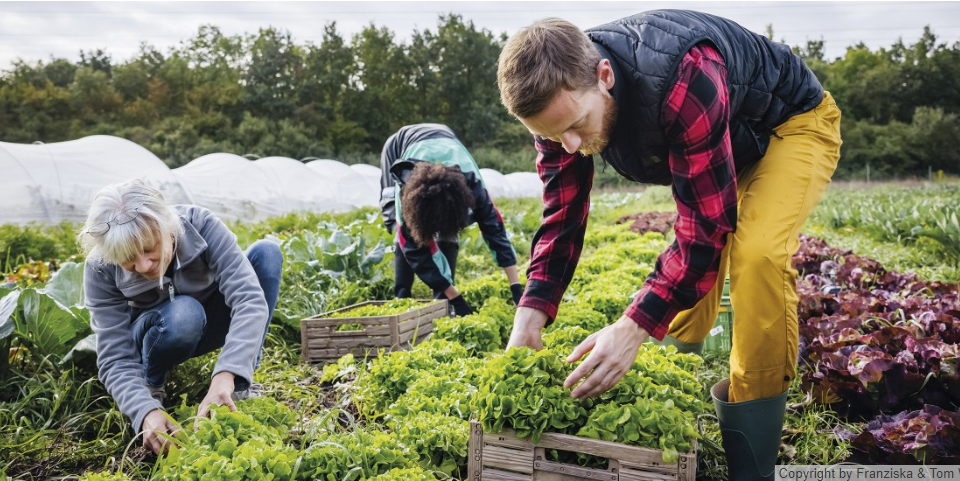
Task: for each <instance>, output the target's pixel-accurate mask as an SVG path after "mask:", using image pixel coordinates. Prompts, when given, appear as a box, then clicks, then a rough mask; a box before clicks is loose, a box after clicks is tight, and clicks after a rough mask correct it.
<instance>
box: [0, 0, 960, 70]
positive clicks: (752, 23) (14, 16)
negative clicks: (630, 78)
mask: <svg viewBox="0 0 960 481" xmlns="http://www.w3.org/2000/svg"><path fill="white" fill-rule="evenodd" d="M657 8H689V9H694V10H701V11H705V12H709V13H713V14H716V15H720V16H723V17H727V18H729V19H732V20H734V21H736V22H738V23H740V24H741V25H743V26H745V27H747V28H748V29H751V30H753V31H756V32H760V33H763V32H765V31H766V26H767V25H772V26H773V31H774V38H775V39H776V40H777V41H781V40H786V42H787V43H788V44H790V45H803V44H805V43H806V41H807V40H817V39H821V38H822V39H823V40H824V41H825V42H826V45H825V46H826V53H827V57H828V58H831V59H832V58H834V57H838V56H842V55H843V53H844V51H845V50H846V48H847V46H851V45H854V44H856V43H858V42H861V41H862V42H864V43H865V44H867V45H868V46H870V47H871V48H872V49H876V48H878V47H889V46H890V45H891V44H893V43H894V42H895V41H896V40H897V38H903V40H904V43H906V44H908V45H909V44H912V43H914V42H916V40H917V39H919V38H920V35H921V33H922V32H923V27H924V26H926V25H929V26H930V27H931V28H932V29H933V32H934V33H935V34H936V35H937V36H938V38H939V40H940V41H941V42H946V43H947V44H953V43H954V42H957V41H958V40H960V2H876V1H875V2H733V1H724V2H687V1H674V2H665V1H651V2H643V1H631V2H590V1H578V2H517V1H512V2H460V1H450V0H447V1H439V2H360V1H351V2H5V1H0V70H9V69H10V68H11V67H12V65H13V62H14V61H15V60H16V59H22V60H25V61H28V62H31V63H33V62H36V61H37V60H42V61H44V62H46V61H48V60H49V59H50V58H51V56H52V57H62V58H67V59H69V60H72V61H73V60H78V59H79V52H80V51H81V50H92V49H98V48H99V49H104V50H106V51H107V53H108V54H110V55H111V56H112V57H113V60H114V63H121V62H124V61H126V60H128V59H129V58H131V57H133V56H135V55H136V53H137V51H138V47H139V45H140V43H141V42H147V43H149V44H151V45H153V46H155V47H157V48H158V49H159V50H160V51H161V52H164V53H166V52H167V51H168V50H169V49H170V47H173V46H176V45H178V44H179V43H180V42H181V41H183V40H186V39H189V38H190V37H192V36H193V35H194V34H195V33H196V32H197V29H198V27H199V26H200V25H203V24H212V25H216V26H218V27H220V29H221V30H222V31H223V32H224V33H225V34H227V35H236V34H244V33H256V32H257V30H258V29H259V28H263V27H269V26H273V27H277V28H279V29H283V30H288V31H289V32H290V33H291V35H292V36H293V38H294V41H295V42H297V43H298V44H305V43H307V42H312V43H315V44H318V43H320V40H321V38H322V33H323V26H324V25H325V24H326V23H328V22H331V21H336V22H337V28H338V30H339V32H340V34H341V35H343V36H344V37H345V38H349V37H350V36H351V35H353V34H354V33H357V32H359V31H360V30H361V29H362V28H363V27H364V26H366V25H369V24H370V23H371V22H372V23H374V24H375V25H377V26H378V27H383V26H385V27H387V28H388V29H390V30H391V31H393V32H394V33H395V35H396V37H397V38H398V39H400V40H402V41H406V40H407V39H409V36H410V34H411V33H412V32H413V31H415V30H421V31H422V30H426V29H430V30H432V31H436V26H437V18H438V15H440V14H447V13H457V14H460V15H462V16H463V18H464V19H465V20H467V21H473V22H474V24H475V25H476V26H477V27H479V28H483V29H487V30H489V31H491V32H493V33H495V34H499V33H501V32H506V33H507V34H508V35H509V34H512V33H514V32H515V31H516V30H517V29H518V28H520V27H523V26H525V25H527V24H529V23H530V22H532V21H534V20H536V19H538V18H542V17H546V16H558V17H562V18H565V19H567V20H569V21H571V22H573V23H575V24H576V25H578V26H580V27H582V28H588V27H592V26H596V25H599V24H602V23H605V22H608V21H611V20H614V19H617V18H620V17H624V16H627V15H631V14H633V13H637V12H639V11H643V10H652V9H657Z"/></svg>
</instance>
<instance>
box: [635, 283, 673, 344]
mask: <svg viewBox="0 0 960 481" xmlns="http://www.w3.org/2000/svg"><path fill="white" fill-rule="evenodd" d="M677 313H679V311H678V310H677V309H675V308H674V307H673V306H671V305H670V303H669V302H667V301H666V300H665V299H663V298H662V297H660V296H658V295H657V294H655V293H654V292H653V290H652V289H650V287H648V286H644V287H643V289H641V290H640V292H639V293H637V297H636V299H634V301H633V304H630V307H628V308H627V310H626V312H624V313H623V315H625V316H627V317H629V318H630V319H633V322H636V323H637V325H638V326H640V327H642V328H643V329H644V330H645V331H647V332H648V333H649V334H650V335H651V336H652V337H653V338H654V339H656V340H658V341H662V340H663V336H666V335H667V331H668V330H669V329H670V321H672V320H673V318H674V317H677Z"/></svg>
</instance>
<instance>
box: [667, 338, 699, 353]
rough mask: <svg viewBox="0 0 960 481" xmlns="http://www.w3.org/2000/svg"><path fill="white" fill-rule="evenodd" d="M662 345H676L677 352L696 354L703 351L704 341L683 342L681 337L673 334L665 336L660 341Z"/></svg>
mask: <svg viewBox="0 0 960 481" xmlns="http://www.w3.org/2000/svg"><path fill="white" fill-rule="evenodd" d="M659 344H660V345H661V346H676V348H677V352H682V353H685V354H696V355H698V356H699V355H701V354H702V353H703V343H702V342H698V343H695V344H693V343H689V342H683V341H681V340H680V339H677V338H675V337H673V336H663V340H662V341H660V342H659Z"/></svg>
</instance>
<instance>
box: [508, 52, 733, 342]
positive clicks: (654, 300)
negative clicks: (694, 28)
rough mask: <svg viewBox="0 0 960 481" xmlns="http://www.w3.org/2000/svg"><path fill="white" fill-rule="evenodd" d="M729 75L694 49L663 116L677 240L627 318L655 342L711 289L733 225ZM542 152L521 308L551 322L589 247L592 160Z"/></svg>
mask: <svg viewBox="0 0 960 481" xmlns="http://www.w3.org/2000/svg"><path fill="white" fill-rule="evenodd" d="M726 75H727V69H726V66H725V65H724V63H723V57H721V56H720V54H719V53H718V52H717V51H716V50H714V49H713V48H712V47H710V46H708V45H706V44H699V45H697V46H695V47H694V48H692V49H691V50H690V51H689V52H688V53H687V54H686V55H685V56H684V57H683V60H682V61H681V62H680V65H679V67H678V77H677V83H676V84H675V86H674V87H673V89H672V90H671V91H670V92H668V94H667V98H666V100H665V102H664V105H663V111H662V112H661V125H662V126H663V130H664V132H665V133H666V135H667V138H668V139H670V146H669V149H670V156H669V162H670V170H671V172H672V176H673V195H674V199H675V200H676V203H677V214H678V216H677V223H676V226H675V232H676V241H675V242H674V243H673V244H672V245H671V246H670V247H669V248H667V250H665V251H664V252H663V253H661V254H660V257H659V258H657V263H656V267H655V268H654V271H653V273H652V274H651V275H650V276H649V277H648V278H647V280H646V282H645V283H644V284H643V287H642V289H641V290H640V292H639V293H638V294H637V296H636V299H634V301H633V303H632V304H631V305H630V307H629V308H627V310H626V312H625V313H624V315H626V316H627V317H629V318H631V319H633V320H634V321H636V323H637V324H638V325H639V326H640V327H642V328H644V329H645V330H646V331H647V332H649V333H650V334H651V335H652V336H653V337H655V338H657V339H663V336H664V335H666V333H667V328H668V327H669V326H670V321H672V320H673V318H674V317H676V315H677V313H679V312H680V311H683V310H686V309H689V308H691V307H693V306H694V305H695V304H696V303H697V301H699V300H700V299H702V298H703V297H704V296H705V295H706V294H707V292H709V291H710V289H711V288H713V286H714V284H715V283H716V279H717V275H718V271H719V265H720V251H721V250H722V249H723V246H724V245H725V243H726V235H727V233H729V232H733V230H734V228H735V227H736V221H737V185H736V180H735V179H736V174H735V168H734V164H733V154H732V152H731V148H730V132H729V125H728V124H729V115H730V107H729V101H728V100H729V99H728V94H727V86H726V81H725V79H726ZM536 147H537V151H538V152H539V155H538V156H537V172H538V173H539V174H540V178H541V179H542V180H543V205H544V210H543V222H542V224H541V226H540V229H539V230H538V231H537V233H536V235H535V236H534V238H533V249H532V252H531V255H530V257H531V259H530V269H529V270H528V271H527V279H528V282H527V288H526V290H525V293H524V296H523V299H522V300H521V301H520V305H521V306H524V307H532V308H536V309H540V310H542V311H544V312H546V313H547V315H549V316H550V318H554V317H556V315H557V308H558V305H559V304H560V299H561V297H563V293H564V291H565V290H566V289H567V286H568V285H569V284H570V280H571V279H572V278H573V271H574V269H575V268H576V265H577V262H578V261H579V259H580V251H581V250H582V248H583V235H584V232H585V231H586V228H587V217H588V214H589V211H590V189H591V187H592V186H593V160H592V158H590V157H585V156H583V155H580V154H579V153H574V154H568V153H566V152H565V151H564V150H563V147H562V146H561V145H560V144H559V143H557V142H553V141H550V140H547V139H542V138H536ZM730 179H734V180H733V181H732V182H731V181H730Z"/></svg>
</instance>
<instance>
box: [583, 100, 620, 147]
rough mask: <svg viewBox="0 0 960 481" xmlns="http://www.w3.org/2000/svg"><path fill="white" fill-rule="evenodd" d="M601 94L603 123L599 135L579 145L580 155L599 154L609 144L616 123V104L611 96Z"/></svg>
mask: <svg viewBox="0 0 960 481" xmlns="http://www.w3.org/2000/svg"><path fill="white" fill-rule="evenodd" d="M603 94H604V95H603V123H602V124H601V125H600V134H599V135H597V136H596V137H594V138H592V139H587V140H586V141H584V142H583V143H582V144H580V148H579V149H578V150H577V151H578V152H580V154H581V155H596V154H599V153H600V152H603V149H605V148H607V144H608V143H610V135H611V134H612V133H613V126H614V125H615V124H616V123H617V102H616V101H615V100H613V96H612V95H610V94H609V93H607V92H603Z"/></svg>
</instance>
